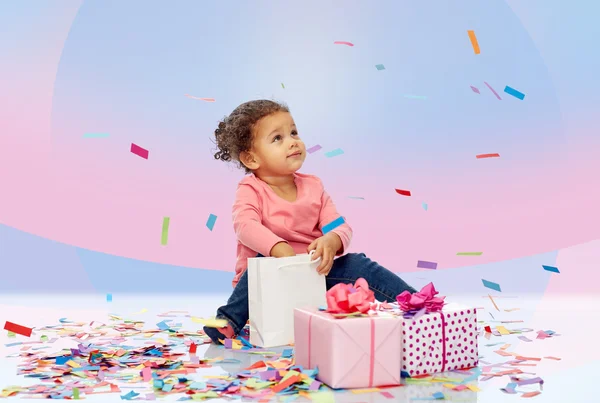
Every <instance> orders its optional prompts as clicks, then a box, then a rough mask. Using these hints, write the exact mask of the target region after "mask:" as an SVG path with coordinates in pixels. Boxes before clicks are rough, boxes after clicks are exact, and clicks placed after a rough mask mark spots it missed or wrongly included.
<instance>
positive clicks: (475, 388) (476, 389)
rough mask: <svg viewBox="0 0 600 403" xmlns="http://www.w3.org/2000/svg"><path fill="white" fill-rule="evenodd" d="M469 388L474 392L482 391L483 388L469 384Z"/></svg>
mask: <svg viewBox="0 0 600 403" xmlns="http://www.w3.org/2000/svg"><path fill="white" fill-rule="evenodd" d="M467 388H469V390H471V391H473V392H481V389H479V388H478V387H477V386H476V385H467Z"/></svg>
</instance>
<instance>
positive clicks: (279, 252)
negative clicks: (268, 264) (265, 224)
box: [270, 242, 296, 257]
mask: <svg viewBox="0 0 600 403" xmlns="http://www.w3.org/2000/svg"><path fill="white" fill-rule="evenodd" d="M270 255H271V256H272V257H288V256H296V252H294V248H292V247H291V246H290V244H289V243H287V242H279V243H276V244H275V246H273V248H272V249H271V253H270Z"/></svg>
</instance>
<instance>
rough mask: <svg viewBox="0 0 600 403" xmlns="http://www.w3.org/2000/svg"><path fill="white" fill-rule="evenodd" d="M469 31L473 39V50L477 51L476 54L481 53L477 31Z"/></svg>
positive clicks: (470, 37)
mask: <svg viewBox="0 0 600 403" xmlns="http://www.w3.org/2000/svg"><path fill="white" fill-rule="evenodd" d="M467 33H468V34H469V39H470V40H471V46H473V52H475V54H476V55H478V54H479V53H481V51H480V50H479V43H477V37H476V36H475V31H473V30H470V31H467Z"/></svg>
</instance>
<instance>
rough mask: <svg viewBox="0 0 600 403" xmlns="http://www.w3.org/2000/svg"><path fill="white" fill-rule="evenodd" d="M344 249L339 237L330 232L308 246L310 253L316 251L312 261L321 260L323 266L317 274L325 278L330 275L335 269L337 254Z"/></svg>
mask: <svg viewBox="0 0 600 403" xmlns="http://www.w3.org/2000/svg"><path fill="white" fill-rule="evenodd" d="M341 248H342V240H341V239H340V237H339V235H337V234H336V233H334V232H330V233H328V234H327V235H323V236H322V237H320V238H317V239H315V240H314V241H313V242H312V243H311V244H310V245H308V252H309V253H310V251H312V250H314V251H315V254H314V255H313V257H312V260H316V259H318V258H319V257H320V258H321V264H320V265H319V267H317V272H318V273H319V274H322V275H324V276H326V275H328V274H329V272H330V271H331V268H332V267H333V258H334V257H335V255H336V253H337V252H338V251H339V250H340V249H341Z"/></svg>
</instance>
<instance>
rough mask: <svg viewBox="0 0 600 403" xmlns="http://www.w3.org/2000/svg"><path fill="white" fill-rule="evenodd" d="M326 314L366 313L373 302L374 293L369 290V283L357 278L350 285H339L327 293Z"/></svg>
mask: <svg viewBox="0 0 600 403" xmlns="http://www.w3.org/2000/svg"><path fill="white" fill-rule="evenodd" d="M326 298H327V312H329V313H353V312H361V313H367V312H368V311H369V309H370V308H371V304H372V303H374V302H375V293H374V292H373V291H371V290H370V289H369V283H367V280H365V279H364V278H359V279H358V280H356V283H354V286H353V285H352V284H343V283H339V284H336V285H334V286H333V287H331V288H330V289H329V291H327V295H326Z"/></svg>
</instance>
